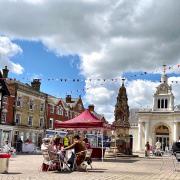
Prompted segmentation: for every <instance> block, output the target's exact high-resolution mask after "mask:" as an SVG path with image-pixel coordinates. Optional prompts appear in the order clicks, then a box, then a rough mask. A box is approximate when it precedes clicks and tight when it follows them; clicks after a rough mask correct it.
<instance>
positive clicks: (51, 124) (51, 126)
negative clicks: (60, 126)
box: [49, 118, 54, 129]
mask: <svg viewBox="0 0 180 180" xmlns="http://www.w3.org/2000/svg"><path fill="white" fill-rule="evenodd" d="M53 124H54V121H53V118H50V119H49V129H53Z"/></svg>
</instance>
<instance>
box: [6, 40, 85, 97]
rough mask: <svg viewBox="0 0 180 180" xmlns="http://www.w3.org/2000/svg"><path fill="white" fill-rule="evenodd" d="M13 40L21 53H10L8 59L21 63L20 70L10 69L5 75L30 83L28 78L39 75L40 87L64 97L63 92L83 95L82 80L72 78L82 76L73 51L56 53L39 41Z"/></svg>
mask: <svg viewBox="0 0 180 180" xmlns="http://www.w3.org/2000/svg"><path fill="white" fill-rule="evenodd" d="M13 42H14V43H16V44H17V45H18V46H20V47H21V49H22V50H23V53H21V54H18V55H16V56H14V57H13V59H12V60H13V62H16V63H19V64H21V66H22V67H23V68H24V73H23V74H20V75H17V74H15V73H10V74H9V77H11V78H16V79H17V80H20V81H22V82H25V83H30V82H31V80H32V78H40V79H41V83H42V84H41V91H43V92H46V93H49V94H51V95H54V96H57V97H65V96H66V94H71V95H72V96H73V97H78V96H79V95H81V96H83V95H84V91H83V89H84V81H79V82H77V81H75V82H74V81H73V79H74V78H75V79H84V77H83V76H82V75H81V74H80V70H79V63H80V62H79V57H78V56H77V55H76V56H71V55H69V56H57V55H56V54H55V53H54V52H52V51H49V50H48V49H47V48H46V47H45V46H44V45H43V44H42V43H40V42H32V41H18V40H16V41H13ZM67 78H69V79H68V80H67V82H65V80H64V79H67ZM48 79H49V80H48ZM53 79H54V80H53ZM61 79H63V81H61Z"/></svg>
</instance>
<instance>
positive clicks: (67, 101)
mask: <svg viewBox="0 0 180 180" xmlns="http://www.w3.org/2000/svg"><path fill="white" fill-rule="evenodd" d="M71 102H72V101H71V95H67V96H66V103H71Z"/></svg>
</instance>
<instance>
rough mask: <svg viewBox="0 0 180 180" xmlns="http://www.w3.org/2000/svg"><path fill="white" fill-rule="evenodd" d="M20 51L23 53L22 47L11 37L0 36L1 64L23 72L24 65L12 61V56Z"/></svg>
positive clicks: (14, 70)
mask: <svg viewBox="0 0 180 180" xmlns="http://www.w3.org/2000/svg"><path fill="white" fill-rule="evenodd" d="M18 53H22V49H21V48H20V47H19V46H18V45H17V44H15V43H13V42H12V41H11V40H10V39H9V38H7V37H4V36H0V65H1V66H2V67H4V66H8V68H9V70H11V71H12V72H14V73H16V74H21V73H22V72H23V70H24V69H23V67H22V66H21V65H20V64H17V63H14V62H12V61H11V59H10V58H11V57H13V56H15V55H16V54H18Z"/></svg>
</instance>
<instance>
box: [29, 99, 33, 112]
mask: <svg viewBox="0 0 180 180" xmlns="http://www.w3.org/2000/svg"><path fill="white" fill-rule="evenodd" d="M33 106H34V101H33V100H32V99H30V100H29V109H30V110H33Z"/></svg>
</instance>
